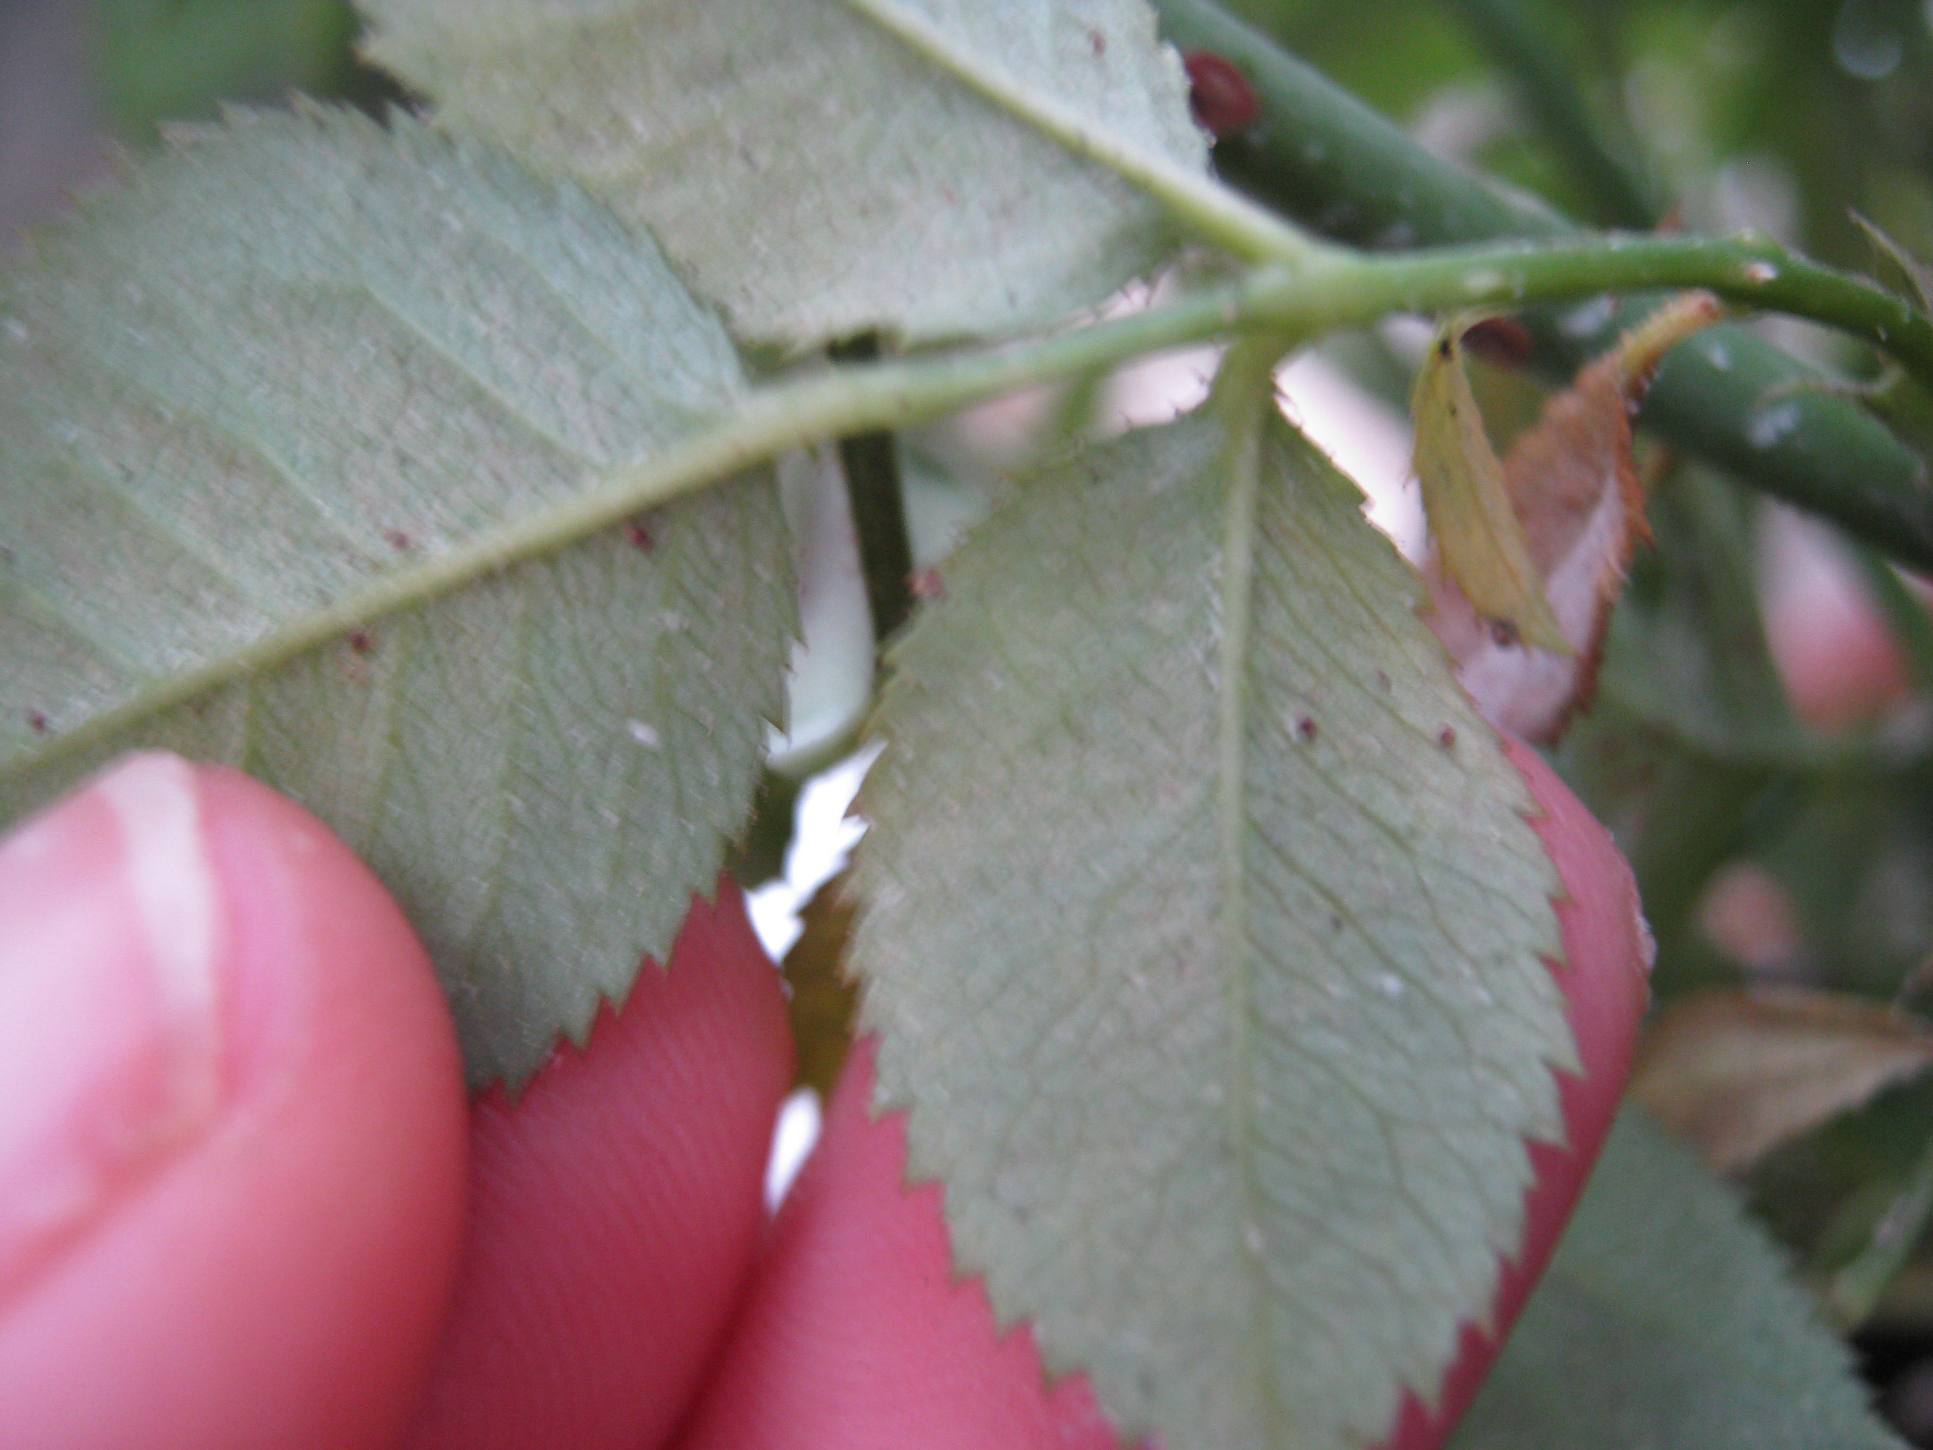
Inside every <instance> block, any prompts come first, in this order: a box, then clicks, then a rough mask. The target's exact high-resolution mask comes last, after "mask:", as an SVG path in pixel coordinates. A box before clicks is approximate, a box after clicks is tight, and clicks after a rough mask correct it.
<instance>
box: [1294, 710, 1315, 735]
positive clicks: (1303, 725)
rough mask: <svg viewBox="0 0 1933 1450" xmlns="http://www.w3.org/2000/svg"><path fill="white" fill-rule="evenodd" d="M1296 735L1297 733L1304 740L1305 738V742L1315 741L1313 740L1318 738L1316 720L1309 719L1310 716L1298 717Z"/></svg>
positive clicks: (1296, 719)
mask: <svg viewBox="0 0 1933 1450" xmlns="http://www.w3.org/2000/svg"><path fill="white" fill-rule="evenodd" d="M1295 733H1296V734H1297V735H1300V736H1301V737H1302V738H1303V739H1304V740H1313V739H1315V738H1316V722H1315V721H1314V720H1312V719H1311V718H1309V716H1307V715H1298V716H1296V717H1295Z"/></svg>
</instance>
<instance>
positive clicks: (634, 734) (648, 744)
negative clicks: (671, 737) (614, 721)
mask: <svg viewBox="0 0 1933 1450" xmlns="http://www.w3.org/2000/svg"><path fill="white" fill-rule="evenodd" d="M624 728H625V730H626V731H627V732H628V733H629V734H630V736H631V738H632V739H633V740H635V741H637V742H638V744H640V745H642V746H643V747H644V748H645V749H646V750H656V749H657V748H658V746H659V744H660V743H661V741H660V738H659V735H658V732H657V731H656V730H654V729H652V728H651V727H650V726H649V725H647V724H645V723H644V721H642V720H626V721H625V722H624Z"/></svg>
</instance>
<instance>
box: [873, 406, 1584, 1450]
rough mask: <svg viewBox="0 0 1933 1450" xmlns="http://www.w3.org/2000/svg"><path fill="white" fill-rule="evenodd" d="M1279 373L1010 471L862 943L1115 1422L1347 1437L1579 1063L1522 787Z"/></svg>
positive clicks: (971, 1221)
mask: <svg viewBox="0 0 1933 1450" xmlns="http://www.w3.org/2000/svg"><path fill="white" fill-rule="evenodd" d="M1361 503H1362V499H1361V495H1360V494H1359V493H1358V492H1357V491H1356V490H1355V489H1354V488H1353V487H1352V486H1351V485H1350V484H1349V483H1348V482H1347V481H1346V480H1345V479H1343V478H1342V477H1341V476H1340V475H1338V474H1337V473H1336V472H1335V470H1334V469H1333V467H1332V466H1330V465H1329V463H1328V462H1327V461H1326V460H1325V459H1324V458H1322V457H1321V455H1320V454H1319V453H1317V451H1316V450H1315V449H1314V448H1313V447H1311V446H1310V445H1309V444H1308V443H1307V442H1306V441H1305V440H1303V439H1302V438H1301V437H1300V436H1299V435H1297V434H1296V433H1294V432H1293V431H1292V430H1290V429H1289V428H1288V427H1287V425H1286V424H1284V423H1282V422H1281V420H1280V418H1279V417H1277V416H1276V415H1275V414H1274V411H1273V408H1272V407H1271V406H1270V404H1269V398H1268V392H1267V389H1266V380H1265V379H1263V380H1262V386H1260V387H1258V388H1256V389H1255V390H1254V391H1253V393H1252V395H1251V394H1248V393H1246V392H1238V391H1234V390H1232V389H1231V388H1230V387H1229V386H1226V385H1225V386H1224V388H1223V390H1222V392H1221V394H1220V395H1219V396H1218V399H1217V401H1216V402H1215V403H1213V404H1211V406H1210V409H1209V410H1207V411H1204V412H1202V413H1198V414H1195V415H1192V416H1190V417H1189V418H1187V419H1185V420H1183V421H1181V422H1178V423H1176V424H1174V425H1173V426H1170V427H1165V428H1158V429H1150V430H1147V431H1143V432H1138V433H1132V434H1129V435H1127V436H1126V437H1124V438H1122V439H1120V440H1119V441H1117V442H1114V443H1110V444H1107V445H1105V446H1102V447H1097V448H1095V449H1094V450H1092V451H1091V452H1088V453H1086V454H1083V455H1080V456H1078V457H1076V458H1075V459H1073V460H1072V461H1070V462H1068V463H1066V464H1064V465H1061V466H1058V467H1056V468H1054V469H1052V470H1050V471H1048V472H1047V473H1046V474H1044V475H1043V476H1039V477H1036V478H1033V479H1031V480H1029V481H1028V482H1027V483H1026V484H1025V486H1024V487H1022V488H1021V489H1020V490H1019V491H1018V493H1017V495H1016V497H1015V500H1014V501H1013V502H1012V503H1010V504H1009V505H1007V506H1006V507H1004V508H1003V509H1002V510H1001V511H999V512H998V513H996V514H995V516H994V517H993V518H992V520H990V521H989V523H988V524H987V525H986V526H984V528H983V529H982V530H981V531H980V534H979V536H978V537H976V538H975V539H974V540H972V541H970V542H969V543H968V544H967V545H966V546H965V548H964V549H963V550H962V551H961V552H960V553H959V554H958V555H956V556H955V557H954V558H953V559H952V560H950V561H949V563H948V565H947V569H946V598H945V599H943V600H939V601H934V602H931V603H929V604H928V606H927V608H926V609H925V610H923V611H922V613H921V615H920V617H919V619H918V620H917V621H916V622H915V624H914V626H913V627H912V629H911V630H910V631H909V632H908V635H907V637H906V639H905V641H904V643H903V645H902V646H901V647H900V648H899V649H898V650H896V651H895V653H894V656H893V663H894V666H895V673H894V676H893V679H892V682H891V683H890V684H889V686H888V688H887V693H886V696H885V698H884V700H883V702H882V704H881V707H880V711H879V717H878V718H879V724H880V727H881V728H882V730H883V731H884V733H885V735H886V737H887V741H888V745H887V749H886V751H885V754H884V756H883V757H882V759H881V761H880V764H879V765H878V766H877V767H875V770H874V773H873V775H872V777H871V778H870V779H869V781H868V783H867V785H866V787H865V790H864V792H863V794H862V804H863V806H864V809H865V811H866V813H867V814H868V815H869V816H870V817H871V818H872V820H873V822H874V824H873V828H872V832H871V834H870V835H869V836H868V837H867V840H866V842H865V844H864V845H863V847H862V848H861V851H860V855H859V863H858V866H857V867H856V872H855V890H856V892H857V893H858V895H859V897H860V901H861V916H860V926H859V929H858V934H857V938H856V940H855V943H854V948H853V959H854V963H855V966H856V968H857V970H858V972H859V974H860V976H861V977H862V979H863V980H864V981H865V983H866V988H865V993H864V998H863V1001H864V1006H863V1019H864V1022H865V1023H866V1025H867V1026H869V1027H871V1028H877V1029H879V1030H880V1031H881V1033H882V1048H881V1053H880V1067H879V1080H880V1093H881V1098H882V1102H883V1103H885V1104H888V1105H902V1104H904V1105H910V1107H911V1122H910V1128H909V1136H910V1142H911V1154H912V1171H913V1174H914V1176H915V1177H921V1178H927V1177H938V1178H940V1179H941V1180H943V1181H944V1183H945V1185H946V1206H947V1211H948V1214H949V1216H950V1218H951V1220H952V1225H953V1235H954V1244H955V1247H956V1250H957V1252H958V1255H959V1258H960V1262H961V1265H962V1267H963V1268H964V1269H966V1270H968V1271H974V1272H984V1273H985V1274H986V1276H987V1282H988V1286H989V1289H990V1292H991V1295H992V1299H993V1303H994V1305H995V1307H996V1309H997V1311H998V1312H999V1314H1000V1315H1001V1316H1002V1318H1003V1319H1008V1320H1011V1319H1015V1318H1019V1317H1021V1316H1026V1317H1029V1318H1031V1319H1032V1320H1033V1321H1034V1324H1035V1329H1036V1334H1037V1337H1038V1339H1039V1342H1040V1344H1041V1347H1042V1351H1043V1353H1044V1355H1045V1357H1046V1360H1047V1363H1048V1366H1049V1368H1050V1369H1052V1370H1056V1371H1060V1370H1068V1369H1073V1368H1081V1369H1086V1370H1089V1371H1091V1373H1092V1375H1093V1379H1094V1383H1095V1386H1096V1387H1097V1389H1098V1391H1099V1394H1100V1397H1101V1400H1102V1402H1103V1404H1104V1405H1105V1406H1106V1407H1107V1409H1108V1411H1109V1412H1110V1414H1111V1415H1112V1416H1113V1418H1114V1420H1115V1422H1116V1423H1117V1424H1118V1425H1119V1426H1120V1427H1121V1428H1122V1430H1123V1432H1124V1435H1125V1436H1126V1437H1129V1438H1131V1437H1133V1436H1135V1435H1139V1434H1142V1433H1144V1432H1148V1431H1158V1432H1159V1433H1160V1434H1161V1436H1162V1438H1163V1440H1164V1442H1165V1443H1167V1444H1169V1445H1173V1446H1186V1447H1189V1450H1235V1447H1240V1450H1262V1447H1291V1446H1292V1447H1294V1450H1340V1447H1343V1446H1350V1447H1356V1446H1360V1445H1362V1444H1365V1443H1368V1442H1371V1441H1373V1440H1374V1439H1375V1438H1376V1437H1377V1436H1378V1435H1379V1434H1380V1433H1382V1432H1383V1431H1384V1430H1386V1429H1387V1427H1388V1426H1389V1425H1390V1423H1391V1422H1392V1421H1393V1419H1394V1416H1395V1412H1396V1407H1397V1403H1398V1396H1399V1393H1400V1392H1401V1390H1402V1389H1403V1388H1404V1387H1405V1386H1410V1387H1415V1388H1418V1389H1421V1390H1423V1391H1424V1392H1425V1393H1427V1394H1433V1393H1434V1391H1435V1388H1436V1385H1437V1382H1438V1378H1439V1376H1440V1373H1441V1371H1442V1369H1443V1367H1444V1365H1445V1363H1446V1362H1447V1360H1448V1358H1449V1356H1450V1354H1451V1351H1452V1349H1453V1346H1454V1344H1455V1339H1456V1331H1457V1325H1458V1323H1459V1321H1461V1320H1462V1319H1463V1318H1465V1317H1466V1316H1468V1315H1472V1314H1476V1313H1479V1312H1481V1311H1482V1310H1483V1309H1484V1308H1485V1307H1487V1306H1488V1304H1489V1303H1490V1298H1491V1294H1492V1292H1493V1290H1494V1287H1495V1283H1496V1279H1497V1272H1498V1267H1497V1266H1498V1254H1499V1252H1500V1251H1502V1250H1504V1249H1506V1248H1508V1247H1510V1246H1513V1245H1515V1244H1516V1242H1517V1241H1518V1237H1519V1234H1520V1231H1521V1227H1522V1207H1523V1192H1524V1187H1525V1184H1526V1180H1527V1177H1528V1166H1527V1158H1526V1152H1525V1148H1524V1140H1525V1138H1527V1137H1550V1136H1554V1135H1556V1134H1558V1133H1559V1132H1560V1131H1561V1129H1560V1127H1559V1122H1558V1116H1557V1099H1556V1091H1555V1083H1554V1081H1553V1078H1552V1073H1551V1071H1550V1066H1551V1065H1552V1064H1559V1065H1561V1064H1565V1063H1569V1062H1571V1061H1573V1060H1574V1051H1573V1048H1572V1045H1571V1043H1570V1040H1569V1034H1568V1030H1567V1028H1566V1025H1565V1022H1564V1017H1563V1008H1562V1004H1561V1002H1560V1001H1559V998H1558V994H1557V991H1556V987H1555V984H1554V982H1553V981H1552V978H1551V974H1550V972H1549V970H1548V969H1547V968H1546V967H1545V965H1544V964H1543V960H1542V959H1543V958H1545V957H1546V956H1549V955H1551V954H1554V953H1555V952H1556V951H1557V950H1558V949H1559V947H1558V937H1557V931H1556V926H1555V919H1554V915H1553V913H1552V911H1551V909H1550V907H1549V905H1548V901H1547V898H1548V896H1549V895H1550V893H1551V892H1552V891H1553V890H1554V889H1555V885H1556V881H1555V877H1554V874H1553V872H1552V868H1551V866H1550V864H1549V862H1548V860H1547V859H1546V858H1545V856H1544V854H1543V851H1542V849H1541V848H1540V846H1539V844H1538V842H1537V839H1536V837H1535V836H1534V834H1533V833H1532V832H1531V830H1530V828H1529V827H1528V826H1527V825H1526V824H1525V822H1524V819H1523V814H1522V813H1523V812H1524V811H1525V810H1527V809H1528V808H1529V802H1528V798H1527V796H1526V794H1525V792H1524V790H1523V787H1522V783H1521V781H1520V779H1519V778H1518V776H1517V774H1516V772H1515V771H1514V770H1513V769H1512V768H1511V767H1510V765H1509V764H1508V763H1507V762H1506V760H1505V759H1504V758H1503V756H1502V754H1501V752H1500V751H1499V749H1498V747H1497V742H1496V739H1495V737H1494V736H1493V735H1492V733H1491V732H1490V731H1489V730H1488V729H1487V728H1486V727H1484V725H1483V724H1482V722H1481V721H1480V720H1478V719H1477V718H1476V716H1475V714H1474V712H1473V711H1472V709H1471V707H1470V705H1469V702H1468V701H1467V699H1466V698H1465V697H1464V696H1463V694H1462V692H1461V691H1460V690H1458V688H1457V687H1456V684H1455V682H1454V681H1453V680H1452V679H1451V678H1450V675H1449V672H1448V669H1447V667H1446V665H1445V663H1444V660H1443V656H1442V652H1441V650H1440V649H1439V648H1438V646H1437V644H1436V641H1435V640H1433V639H1432V638H1431V637H1430V636H1429V634H1428V632H1427V630H1425V629H1424V628H1423V627H1422V625H1421V624H1420V623H1419V622H1418V620H1417V619H1416V617H1415V614H1414V609H1415V606H1416V603H1417V596H1418V591H1417V588H1416V581H1415V578H1414V576H1413V575H1412V574H1411V573H1410V572H1409V571H1408V570H1407V568H1405V566H1404V565H1403V564H1402V562H1401V561H1400V560H1399V559H1398V558H1397V557H1396V555H1395V553H1394V552H1393V550H1391V548H1390V547H1389V545H1388V543H1387V541H1385V540H1384V539H1383V538H1382V537H1381V536H1380V535H1378V534H1376V533H1375V532H1374V531H1373V530H1372V529H1371V528H1370V527H1369V526H1368V525H1367V524H1366V523H1365V522H1364V520H1363V518H1362V514H1361Z"/></svg>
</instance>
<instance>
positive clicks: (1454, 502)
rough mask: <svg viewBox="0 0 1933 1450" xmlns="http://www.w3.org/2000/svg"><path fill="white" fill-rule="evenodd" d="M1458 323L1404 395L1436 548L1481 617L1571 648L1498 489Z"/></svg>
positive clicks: (1498, 472) (1542, 642)
mask: <svg viewBox="0 0 1933 1450" xmlns="http://www.w3.org/2000/svg"><path fill="white" fill-rule="evenodd" d="M1462 330H1463V324H1462V323H1452V324H1450V325H1448V326H1446V327H1444V328H1442V329H1440V330H1439V331H1438V332H1437V335H1436V340H1435V341H1434V342H1433V343H1431V345H1430V347H1429V350H1428V351H1427V352H1426V353H1425V354H1424V356H1423V366H1422V368H1421V369H1420V370H1419V371H1418V373H1417V375H1416V389H1415V392H1414V393H1412V394H1411V397H1410V413H1411V414H1412V416H1413V417H1414V418H1415V420H1416V480H1417V483H1418V484H1419V485H1420V486H1421V487H1422V490H1423V508H1424V510H1425V511H1426V512H1427V513H1428V515H1429V520H1430V533H1431V535H1432V537H1433V538H1434V540H1435V543H1436V551H1437V556H1438V558H1439V559H1440V560H1441V561H1442V565H1443V568H1444V570H1445V572H1447V573H1448V575H1449V577H1450V578H1451V579H1452V580H1453V581H1454V582H1455V583H1456V586H1457V588H1459V589H1460V590H1461V591H1462V592H1463V597H1464V598H1466V599H1467V600H1469V601H1470V604H1471V606H1472V607H1473V608H1474V609H1475V610H1476V612H1477V614H1478V615H1479V616H1480V617H1481V618H1482V619H1483V620H1484V621H1485V622H1486V623H1488V624H1491V625H1503V626H1505V627H1507V628H1508V629H1509V630H1510V631H1511V633H1512V635H1513V636H1516V637H1519V638H1521V639H1522V640H1523V641H1524V643H1525V644H1527V645H1531V646H1534V647H1536V648H1537V649H1547V650H1551V651H1553V652H1555V653H1557V654H1562V655H1569V654H1575V653H1576V651H1575V650H1574V649H1573V648H1572V647H1571V642H1570V641H1569V640H1568V639H1566V638H1565V637H1564V627H1563V626H1562V625H1561V624H1559V623H1558V622H1557V616H1556V615H1555V614H1553V613H1552V612H1551V607H1550V600H1549V599H1548V598H1546V597H1545V594H1544V580H1543V575H1542V573H1541V572H1540V571H1539V570H1538V568H1537V565H1536V564H1535V563H1533V562H1532V560H1531V557H1530V545H1529V543H1528V541H1526V539H1525V538H1524V526H1523V524H1522V523H1520V522H1519V521H1518V519H1517V515H1516V512H1515V510H1513V509H1512V507H1511V501H1510V496H1509V494H1507V493H1506V492H1505V491H1504V482H1503V465H1502V464H1501V463H1499V462H1498V461H1497V455H1496V452H1495V450H1493V449H1492V448H1491V446H1490V435H1489V434H1488V433H1486V432H1485V431H1484V427H1483V414H1482V412H1481V411H1480V410H1479V409H1478V407H1477V400H1476V396H1475V394H1473V393H1472V392H1471V391H1470V379H1469V377H1468V376H1467V375H1466V374H1465V373H1464V371H1463V345H1462V343H1461V341H1460V340H1459V339H1460V334H1461V333H1462Z"/></svg>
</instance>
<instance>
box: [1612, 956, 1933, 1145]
mask: <svg viewBox="0 0 1933 1450" xmlns="http://www.w3.org/2000/svg"><path fill="white" fill-rule="evenodd" d="M1929 1065H1933V1027H1929V1025H1928V1024H1927V1023H1926V1022H1925V1021H1924V1020H1923V1019H1921V1018H1918V1017H1915V1016H1913V1015H1911V1014H1909V1013H1906V1012H1902V1011H1899V1010H1898V1009H1897V1008H1893V1007H1888V1006H1885V1005H1883V1004H1880V1003H1877V1002H1870V1001H1865V1000H1862V999H1859V998H1855V997H1843V996H1834V995H1831V994H1828V993H1823V992H1810V991H1803V990H1799V989H1794V988H1786V989H1778V990H1772V991H1760V992H1728V991H1718V992H1702V993H1699V994H1697V995H1696V996H1691V997H1686V998H1683V999H1681V1000H1679V1001H1677V1002H1675V1003H1673V1004H1672V1005H1671V1006H1670V1007H1668V1008H1666V1009H1665V1011H1664V1012H1663V1013H1662V1014H1661V1015H1660V1016H1659V1018H1658V1020H1657V1021H1656V1022H1655V1023H1653V1024H1652V1026H1651V1028H1650V1030H1649V1031H1648V1032H1647V1033H1646V1034H1645V1037H1644V1040H1643V1042H1642V1043H1641V1045H1640V1047H1639V1050H1638V1063H1637V1068H1636V1071H1635V1073H1634V1074H1633V1077H1632V1082H1631V1091H1632V1093H1633V1095H1634V1096H1635V1097H1636V1098H1637V1100H1638V1101H1639V1102H1641V1103H1643V1104H1644V1105H1645V1106H1646V1107H1648V1108H1649V1109H1651V1111H1652V1112H1653V1113H1655V1114H1657V1116H1658V1117H1659V1118H1660V1119H1661V1120H1662V1121H1663V1122H1664V1123H1665V1125H1666V1126H1667V1127H1669V1128H1671V1129H1672V1130H1673V1131H1675V1132H1676V1133H1678V1134H1679V1135H1680V1136H1681V1137H1684V1138H1686V1139H1689V1140H1690V1141H1691V1142H1692V1143H1694V1144H1695V1145H1696V1146H1697V1147H1698V1149H1699V1150H1700V1151H1701V1152H1702V1153H1703V1154H1704V1155H1705V1159H1706V1161H1707V1162H1709V1163H1710V1164H1711V1165H1712V1167H1713V1168H1715V1169H1718V1170H1720V1171H1723V1172H1738V1171H1740V1170H1742V1169H1745V1168H1748V1167H1750V1166H1751V1165H1752V1164H1753V1163H1754V1162H1756V1161H1757V1160H1758V1159H1759V1158H1760V1157H1762V1156H1763V1155H1764V1154H1766V1153H1768V1152H1770V1151H1771V1150H1772V1149H1773V1148H1776V1147H1778V1146H1779V1145H1780V1144H1782V1143H1785V1142H1787V1141H1789V1140H1790V1139H1792V1138H1795V1137H1797V1136H1798V1135H1800V1134H1801V1133H1804V1132H1806V1131H1808V1130H1809V1129H1812V1128H1815V1127H1818V1126H1819V1125H1820V1124H1822V1123H1824V1122H1826V1121H1828V1120H1829V1119H1831V1118H1834V1117H1836V1116H1838V1115H1839V1114H1840V1113H1843V1112H1848V1111H1850V1110H1851V1109H1853V1108H1856V1107H1859V1106H1860V1105H1861V1104H1862V1103H1864V1102H1866V1101H1867V1100H1868V1099H1870V1098H1871V1097H1872V1096H1873V1095H1874V1094H1875V1093H1877V1092H1879V1091H1880V1090H1881V1089H1882V1088H1886V1087H1891V1086H1894V1085H1896V1084H1898V1083H1902V1082H1905V1081H1906V1080H1908V1079H1909V1078H1912V1077H1915V1076H1917V1075H1919V1074H1920V1073H1922V1072H1924V1071H1925V1070H1926V1069H1927V1067H1928V1066H1929Z"/></svg>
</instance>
